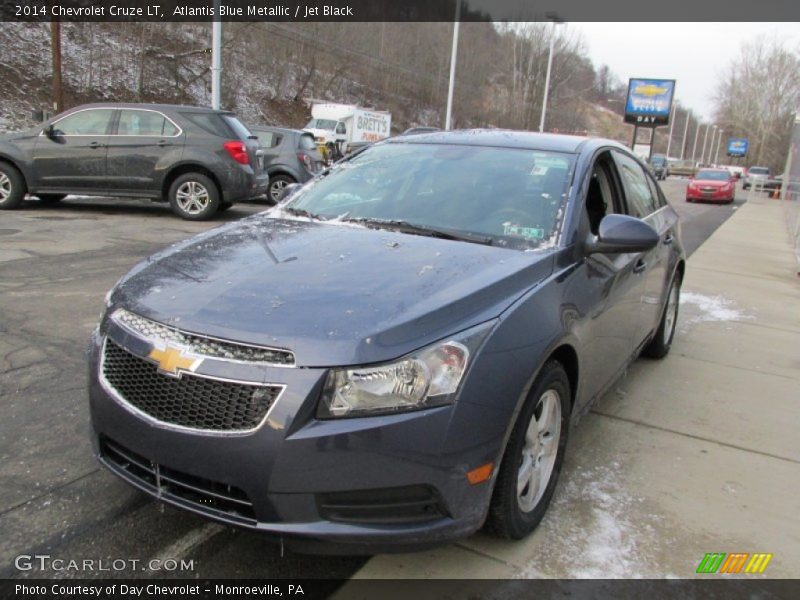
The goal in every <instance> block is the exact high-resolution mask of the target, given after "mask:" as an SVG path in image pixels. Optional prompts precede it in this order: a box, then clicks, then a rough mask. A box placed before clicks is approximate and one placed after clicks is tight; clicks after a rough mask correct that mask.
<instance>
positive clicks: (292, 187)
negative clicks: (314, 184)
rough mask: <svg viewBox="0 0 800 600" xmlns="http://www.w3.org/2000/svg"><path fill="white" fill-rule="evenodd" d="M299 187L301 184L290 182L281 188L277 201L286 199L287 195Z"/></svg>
mask: <svg viewBox="0 0 800 600" xmlns="http://www.w3.org/2000/svg"><path fill="white" fill-rule="evenodd" d="M301 187H303V186H302V185H300V184H299V183H290V184H289V185H287V186H286V187H285V188H283V189H282V190H281V195H280V196H278V202H283V201H284V200H286V199H288V198H289V196H291V195H293V194H294V193H295V192H296V191H297V190H299V189H300V188H301Z"/></svg>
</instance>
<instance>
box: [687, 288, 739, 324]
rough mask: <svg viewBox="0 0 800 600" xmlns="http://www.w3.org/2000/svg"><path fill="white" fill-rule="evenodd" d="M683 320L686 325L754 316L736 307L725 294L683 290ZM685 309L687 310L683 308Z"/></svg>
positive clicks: (736, 319)
mask: <svg viewBox="0 0 800 600" xmlns="http://www.w3.org/2000/svg"><path fill="white" fill-rule="evenodd" d="M681 309H682V311H681V321H682V323H683V325H684V326H686V325H692V324H695V323H702V322H706V321H742V320H744V319H752V318H753V316H752V315H749V314H747V313H746V312H745V311H743V310H740V309H738V308H735V306H734V303H733V302H732V301H731V300H728V299H727V298H725V297H724V296H706V295H704V294H698V293H695V292H686V291H681ZM683 309H685V310H683Z"/></svg>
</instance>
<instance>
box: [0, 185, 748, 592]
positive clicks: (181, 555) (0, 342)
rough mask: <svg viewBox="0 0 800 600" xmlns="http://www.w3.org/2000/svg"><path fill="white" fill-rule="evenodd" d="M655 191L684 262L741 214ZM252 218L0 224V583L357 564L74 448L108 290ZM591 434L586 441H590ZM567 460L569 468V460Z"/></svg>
mask: <svg viewBox="0 0 800 600" xmlns="http://www.w3.org/2000/svg"><path fill="white" fill-rule="evenodd" d="M685 185H686V181H685V180H680V179H669V180H667V181H666V182H664V183H663V184H662V187H663V189H664V191H665V192H666V193H667V195H668V197H669V198H670V200H671V201H673V203H674V205H675V207H676V208H677V210H678V211H679V212H680V213H681V215H682V217H683V236H684V241H685V243H686V247H687V251H688V252H693V251H694V250H695V249H697V248H698V247H699V246H700V245H701V244H702V242H703V241H704V240H705V239H707V237H708V236H709V235H711V233H713V231H714V230H715V229H716V228H717V227H718V226H719V225H720V224H721V223H722V222H724V221H725V220H726V219H727V218H728V217H729V216H730V215H731V214H733V211H735V210H737V209H738V207H739V206H741V204H742V203H743V201H744V200H743V198H744V194H741V193H740V198H739V199H737V201H736V202H735V203H734V204H733V205H722V206H718V205H708V204H686V203H685V202H684V200H683V192H684V189H685ZM265 208H266V205H265V204H259V203H248V204H240V205H236V206H235V207H234V208H232V209H231V210H230V211H228V212H227V213H225V214H224V215H223V216H221V217H219V218H218V219H217V220H215V221H211V222H204V223H191V222H186V221H181V220H180V219H178V218H176V217H174V216H173V215H172V213H171V212H170V211H169V209H168V208H167V207H164V206H161V205H156V204H151V203H147V202H138V201H132V202H129V203H126V202H123V201H116V200H105V199H91V200H89V199H82V198H69V199H67V200H65V201H64V202H62V203H61V205H60V206H55V207H51V206H48V207H44V206H40V205H39V204H38V202H36V201H35V200H31V201H29V202H26V203H25V205H24V206H23V208H22V209H21V210H19V211H13V212H5V213H2V221H0V333H2V335H1V336H0V355H1V356H2V363H0V398H1V399H2V400H1V402H2V404H0V406H2V412H0V417H2V418H1V419H0V482H1V483H2V485H0V536H2V539H3V543H2V544H1V545H0V576H2V577H40V576H81V577H90V576H103V577H107V576H109V575H124V576H182V577H204V578H206V577H207V578H216V577H226V578H227V577H231V578H232V577H238V578H244V577H270V578H277V577H287V578H295V577H331V578H340V577H348V576H350V575H351V574H352V573H354V572H355V571H356V570H357V569H359V568H360V567H361V566H362V565H363V564H364V562H365V560H366V559H365V558H351V557H309V556H303V555H298V554H293V553H291V552H289V551H286V552H283V553H282V551H281V548H280V546H278V545H276V544H275V543H274V541H273V540H267V539H264V538H262V537H260V536H258V535H255V534H252V533H248V532H243V531H237V530H234V529H230V528H226V527H223V526H219V525H216V524H211V523H209V522H207V521H205V520H203V519H201V518H199V517H195V516H193V515H190V514H187V513H184V512H182V511H179V510H176V509H173V508H169V507H164V506H162V505H160V504H158V503H156V502H154V501H152V500H150V499H149V498H148V497H146V496H144V495H143V494H141V493H139V492H137V491H135V490H133V489H132V488H130V487H129V486H128V485H126V484H125V483H123V482H121V481H119V480H118V479H116V478H115V477H113V476H112V475H110V474H108V473H106V472H105V471H103V470H101V469H100V468H99V466H98V465H97V463H96V462H95V460H94V458H93V456H92V452H91V448H90V444H89V439H88V412H87V403H86V393H85V382H86V376H85V359H84V350H85V348H86V345H87V341H88V339H89V334H90V332H91V330H92V329H93V328H94V326H95V324H96V321H97V319H98V317H99V315H100V312H101V309H102V306H103V297H104V295H105V293H106V292H107V291H108V289H109V288H110V287H112V286H113V285H114V283H115V282H116V281H117V279H118V278H119V277H120V276H122V275H123V274H124V273H125V272H126V271H127V270H128V269H129V268H130V267H131V266H133V265H134V264H135V263H136V262H138V261H139V260H141V259H142V258H144V257H146V256H148V255H149V254H152V253H153V252H155V251H157V250H159V249H161V248H163V247H165V246H167V245H169V244H170V243H172V242H176V241H178V240H181V239H184V238H186V237H188V236H190V235H192V234H194V233H198V232H201V231H204V230H206V229H208V228H211V227H214V226H215V225H217V224H219V223H220V222H221V221H227V220H233V219H238V218H241V217H243V216H246V215H249V214H252V213H255V212H258V211H260V210H263V209H265ZM600 433H601V432H598V435H600ZM576 458H577V459H578V460H580V459H579V457H576ZM33 554H49V555H51V556H53V557H61V558H65V559H70V558H76V557H79V558H92V559H104V560H109V561H110V560H112V559H120V558H124V559H128V560H130V559H137V560H140V561H141V563H140V565H141V564H147V563H148V562H149V561H150V560H151V559H152V558H173V559H187V560H191V561H193V565H192V566H193V568H192V570H191V571H190V572H165V571H158V572H154V571H149V570H141V569H142V567H141V566H140V565H139V566H137V567H136V568H126V569H124V570H121V571H119V572H112V573H109V572H96V573H92V572H82V573H75V572H61V573H58V572H53V571H52V570H45V571H44V572H43V571H41V570H39V569H38V568H34V569H31V570H22V571H20V570H18V569H17V568H16V567H15V558H16V557H17V556H19V555H33Z"/></svg>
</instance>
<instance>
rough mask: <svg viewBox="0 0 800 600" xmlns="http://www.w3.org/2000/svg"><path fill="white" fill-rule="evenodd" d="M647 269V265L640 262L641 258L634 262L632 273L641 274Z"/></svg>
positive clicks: (642, 261)
mask: <svg viewBox="0 0 800 600" xmlns="http://www.w3.org/2000/svg"><path fill="white" fill-rule="evenodd" d="M646 268H647V263H646V262H645V261H644V260H642V259H641V258H640V259H639V260H637V261H636V264H635V265H633V272H634V273H641V272H642V271H644V270H645V269H646Z"/></svg>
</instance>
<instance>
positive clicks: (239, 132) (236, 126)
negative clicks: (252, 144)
mask: <svg viewBox="0 0 800 600" xmlns="http://www.w3.org/2000/svg"><path fill="white" fill-rule="evenodd" d="M222 120H223V121H225V122H226V123H227V124H228V127H230V128H231V130H232V131H233V132H234V133H235V134H236V137H238V138H239V139H240V140H246V139H247V138H249V137H250V136H251V135H253V134H252V133H250V130H249V129H248V128H247V127H245V126H244V125H243V124H242V122H241V121H240V120H239V119H237V118H236V117H234V116H233V115H222Z"/></svg>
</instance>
